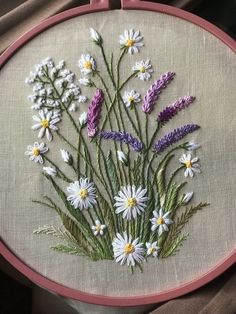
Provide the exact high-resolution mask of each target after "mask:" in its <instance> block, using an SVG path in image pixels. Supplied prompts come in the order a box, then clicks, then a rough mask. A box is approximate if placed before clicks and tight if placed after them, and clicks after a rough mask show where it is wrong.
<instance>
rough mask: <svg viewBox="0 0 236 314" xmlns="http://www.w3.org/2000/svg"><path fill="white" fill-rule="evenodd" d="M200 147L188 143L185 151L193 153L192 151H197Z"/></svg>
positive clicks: (193, 143)
mask: <svg viewBox="0 0 236 314" xmlns="http://www.w3.org/2000/svg"><path fill="white" fill-rule="evenodd" d="M200 147H201V145H200V144H197V143H195V142H188V143H187V144H186V149H187V150H191V151H194V150H197V149H198V148H200Z"/></svg>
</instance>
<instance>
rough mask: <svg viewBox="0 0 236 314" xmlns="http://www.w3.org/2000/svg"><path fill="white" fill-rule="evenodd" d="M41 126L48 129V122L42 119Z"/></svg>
mask: <svg viewBox="0 0 236 314" xmlns="http://www.w3.org/2000/svg"><path fill="white" fill-rule="evenodd" d="M41 125H42V127H43V128H45V129H47V128H48V127H49V121H48V120H47V119H43V120H42V121H41Z"/></svg>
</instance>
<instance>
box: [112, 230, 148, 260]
mask: <svg viewBox="0 0 236 314" xmlns="http://www.w3.org/2000/svg"><path fill="white" fill-rule="evenodd" d="M112 246H113V252H114V258H115V261H116V262H117V263H119V264H120V265H124V264H125V263H126V262H127V265H128V266H129V265H131V266H135V264H136V263H141V262H142V261H143V260H144V256H143V255H144V252H145V250H144V248H143V244H142V243H139V238H137V239H135V240H133V241H132V236H131V235H130V236H129V237H128V235H127V233H125V232H124V233H123V237H122V235H121V234H120V233H117V234H116V238H115V239H114V241H113V242H112Z"/></svg>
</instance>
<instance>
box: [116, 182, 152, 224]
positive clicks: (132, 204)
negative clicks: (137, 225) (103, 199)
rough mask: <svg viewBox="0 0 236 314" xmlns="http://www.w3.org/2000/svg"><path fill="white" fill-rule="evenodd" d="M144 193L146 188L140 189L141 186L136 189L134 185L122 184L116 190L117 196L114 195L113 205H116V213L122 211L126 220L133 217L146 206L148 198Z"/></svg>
mask: <svg viewBox="0 0 236 314" xmlns="http://www.w3.org/2000/svg"><path fill="white" fill-rule="evenodd" d="M146 193H147V189H142V187H141V186H140V187H139V188H137V189H136V187H135V186H134V185H132V186H130V185H128V186H127V187H125V186H123V187H122V188H121V190H120V191H119V192H118V196H115V197H114V199H115V200H116V203H115V204H114V206H115V207H117V208H116V211H115V212H116V214H119V213H121V212H123V215H122V217H123V218H125V219H127V220H131V219H132V218H134V219H135V218H136V217H137V215H140V214H141V213H142V212H143V211H144V209H145V207H146V206H147V205H146V202H147V200H148V198H147V197H146V196H145V195H146Z"/></svg>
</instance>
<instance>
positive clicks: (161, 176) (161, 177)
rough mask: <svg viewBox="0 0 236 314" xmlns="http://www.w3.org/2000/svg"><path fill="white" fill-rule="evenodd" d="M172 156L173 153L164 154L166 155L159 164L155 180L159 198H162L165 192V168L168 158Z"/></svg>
mask: <svg viewBox="0 0 236 314" xmlns="http://www.w3.org/2000/svg"><path fill="white" fill-rule="evenodd" d="M173 157H174V154H172V155H166V157H165V158H164V159H163V160H162V162H161V164H160V166H159V167H160V169H159V170H158V172H157V176H156V180H157V189H158V193H159V196H160V198H162V197H163V196H164V194H165V190H166V178H165V176H166V168H167V165H168V163H169V162H170V160H171V159H172V158H173Z"/></svg>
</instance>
